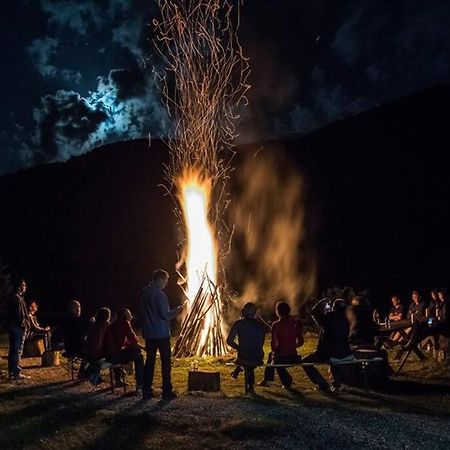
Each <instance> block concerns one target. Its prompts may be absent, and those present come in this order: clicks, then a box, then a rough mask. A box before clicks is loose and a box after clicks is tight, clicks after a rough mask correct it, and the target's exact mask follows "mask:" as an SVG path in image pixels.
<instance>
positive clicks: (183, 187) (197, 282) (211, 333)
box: [175, 169, 225, 355]
mask: <svg viewBox="0 0 450 450" xmlns="http://www.w3.org/2000/svg"><path fill="white" fill-rule="evenodd" d="M211 189H212V181H211V179H210V178H208V177H207V176H204V175H202V172H201V171H200V170H196V169H185V170H184V171H183V174H182V176H180V177H179V178H178V180H177V191H178V193H179V194H178V195H179V197H178V198H179V202H180V205H181V210H182V213H183V219H184V220H183V222H184V225H185V228H186V230H185V233H186V239H187V242H186V243H185V246H184V252H185V253H184V255H183V256H184V258H182V261H181V262H184V264H185V273H186V276H185V286H184V292H185V294H186V296H187V298H188V311H187V316H186V320H185V322H183V326H182V331H181V334H180V336H183V337H182V338H181V340H180V341H177V344H178V342H180V345H181V342H183V338H184V335H185V333H190V332H192V331H195V333H198V336H197V338H193V339H192V340H191V348H190V350H189V351H188V352H187V354H189V355H190V354H198V355H202V354H208V355H218V354H223V353H224V351H225V347H224V340H223V335H224V330H223V322H222V317H221V315H222V306H221V298H220V292H219V290H217V289H216V286H217V259H218V244H217V239H216V236H215V229H214V226H213V225H212V223H211V222H210V220H209V218H208V215H209V210H210V200H211ZM199 296H200V297H199ZM193 316H194V317H195V318H194V320H193V321H191V320H189V318H190V317H193ZM192 327H193V328H192ZM193 342H195V344H194V343H193ZM175 350H176V351H175V353H177V352H178V345H177V346H176V348H175ZM183 351H184V349H183ZM191 352H192V353H191Z"/></svg>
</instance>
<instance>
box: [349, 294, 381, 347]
mask: <svg viewBox="0 0 450 450" xmlns="http://www.w3.org/2000/svg"><path fill="white" fill-rule="evenodd" d="M346 316H347V320H348V322H349V326H350V329H349V336H348V340H349V343H350V346H351V347H352V348H354V349H356V348H361V347H367V346H368V347H371V346H373V345H374V339H375V335H376V333H377V327H376V325H375V323H374V321H373V317H372V313H371V311H370V308H369V305H368V304H367V301H366V299H365V298H364V297H362V296H360V295H357V296H355V297H353V298H352V301H351V304H350V306H348V307H347V310H346Z"/></svg>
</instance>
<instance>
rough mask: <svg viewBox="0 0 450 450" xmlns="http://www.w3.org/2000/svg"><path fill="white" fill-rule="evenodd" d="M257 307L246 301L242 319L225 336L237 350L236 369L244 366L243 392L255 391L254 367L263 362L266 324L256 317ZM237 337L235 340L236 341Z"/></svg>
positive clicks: (229, 343) (228, 342)
mask: <svg viewBox="0 0 450 450" xmlns="http://www.w3.org/2000/svg"><path fill="white" fill-rule="evenodd" d="M256 313H257V308H256V305H255V304H254V303H251V302H248V303H246V304H245V305H244V308H243V309H242V319H239V320H237V321H236V322H234V324H233V325H232V327H231V329H230V332H229V333H228V337H227V344H228V345H229V346H230V347H231V348H234V349H235V350H237V361H236V363H237V364H238V367H237V370H239V367H240V366H242V367H243V368H244V377H245V392H246V393H254V392H255V388H254V386H255V368H256V367H257V366H260V365H262V364H263V359H264V350H263V346H264V339H265V336H266V332H267V331H268V329H269V327H268V325H267V324H266V323H265V322H263V321H262V320H259V318H257V317H256ZM236 338H237V342H236Z"/></svg>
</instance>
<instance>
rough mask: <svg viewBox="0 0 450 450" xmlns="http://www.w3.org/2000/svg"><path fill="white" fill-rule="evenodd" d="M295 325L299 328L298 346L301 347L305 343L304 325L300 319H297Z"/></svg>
mask: <svg viewBox="0 0 450 450" xmlns="http://www.w3.org/2000/svg"><path fill="white" fill-rule="evenodd" d="M295 326H296V329H297V348H298V347H301V346H302V345H303V344H304V343H305V339H304V337H303V325H302V323H301V322H300V320H296V321H295Z"/></svg>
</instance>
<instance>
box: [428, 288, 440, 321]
mask: <svg viewBox="0 0 450 450" xmlns="http://www.w3.org/2000/svg"><path fill="white" fill-rule="evenodd" d="M430 296H431V301H430V304H429V305H428V314H429V316H430V317H437V316H438V315H439V310H440V308H441V302H440V300H439V290H438V289H433V290H432V291H431V292H430Z"/></svg>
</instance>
